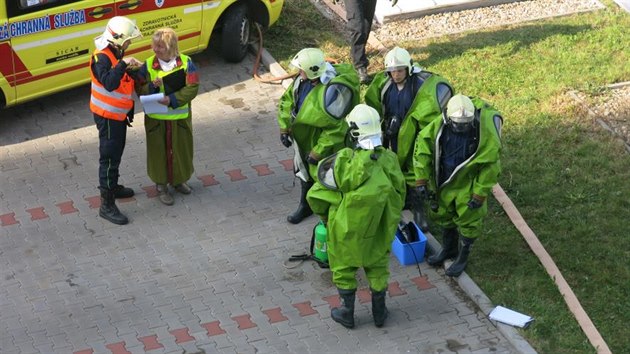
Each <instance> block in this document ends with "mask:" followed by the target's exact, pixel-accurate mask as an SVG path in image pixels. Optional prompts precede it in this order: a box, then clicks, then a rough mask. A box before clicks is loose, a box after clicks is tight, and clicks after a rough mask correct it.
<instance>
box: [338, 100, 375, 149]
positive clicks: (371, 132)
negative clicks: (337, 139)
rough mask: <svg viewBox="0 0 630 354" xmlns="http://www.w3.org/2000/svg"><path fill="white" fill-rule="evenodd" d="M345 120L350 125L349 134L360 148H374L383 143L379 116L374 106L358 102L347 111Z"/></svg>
mask: <svg viewBox="0 0 630 354" xmlns="http://www.w3.org/2000/svg"><path fill="white" fill-rule="evenodd" d="M346 122H347V123H348V126H349V127H350V135H351V136H352V138H353V139H355V140H356V141H357V142H358V144H359V146H361V147H362V148H364V149H374V148H375V147H377V146H381V145H383V143H382V142H381V117H380V116H379V114H378V112H377V111H376V110H375V109H374V108H372V107H370V106H368V105H366V104H358V105H356V106H355V107H354V108H353V109H352V111H350V113H348V116H346Z"/></svg>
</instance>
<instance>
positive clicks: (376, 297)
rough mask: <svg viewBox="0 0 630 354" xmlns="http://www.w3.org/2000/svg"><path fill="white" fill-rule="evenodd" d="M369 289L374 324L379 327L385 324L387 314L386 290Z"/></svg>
mask: <svg viewBox="0 0 630 354" xmlns="http://www.w3.org/2000/svg"><path fill="white" fill-rule="evenodd" d="M370 290H371V291H372V317H374V325H375V326H376V327H379V328H380V327H383V325H384V324H385V319H386V318H387V314H388V312H387V307H386V306H385V295H386V294H387V291H386V290H383V291H374V289H370Z"/></svg>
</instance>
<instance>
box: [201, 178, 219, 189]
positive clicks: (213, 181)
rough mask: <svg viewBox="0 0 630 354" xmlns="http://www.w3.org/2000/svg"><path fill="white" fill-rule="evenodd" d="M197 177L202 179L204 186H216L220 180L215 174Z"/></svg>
mask: <svg viewBox="0 0 630 354" xmlns="http://www.w3.org/2000/svg"><path fill="white" fill-rule="evenodd" d="M197 179H198V180H200V181H201V183H202V184H203V186H204V187H208V186H214V185H217V184H219V182H218V181H217V180H216V179H214V175H205V176H197Z"/></svg>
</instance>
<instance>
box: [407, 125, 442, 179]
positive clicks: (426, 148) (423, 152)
mask: <svg viewBox="0 0 630 354" xmlns="http://www.w3.org/2000/svg"><path fill="white" fill-rule="evenodd" d="M440 125H441V121H440V120H436V121H433V122H432V123H431V124H429V125H428V126H426V127H425V128H424V129H422V130H421V131H420V134H418V137H417V138H416V144H415V147H414V156H413V172H414V175H415V177H416V184H418V182H419V181H425V184H426V183H427V182H428V181H429V180H430V177H431V169H432V168H433V150H434V146H433V145H434V137H435V134H436V130H437V129H439V127H440Z"/></svg>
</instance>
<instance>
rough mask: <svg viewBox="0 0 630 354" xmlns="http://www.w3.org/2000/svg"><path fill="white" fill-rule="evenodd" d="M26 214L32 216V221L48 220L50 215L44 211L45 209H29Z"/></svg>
mask: <svg viewBox="0 0 630 354" xmlns="http://www.w3.org/2000/svg"><path fill="white" fill-rule="evenodd" d="M26 212H27V213H29V214H31V220H41V219H48V214H46V212H45V211H44V207H39V208H33V209H27V210H26Z"/></svg>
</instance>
